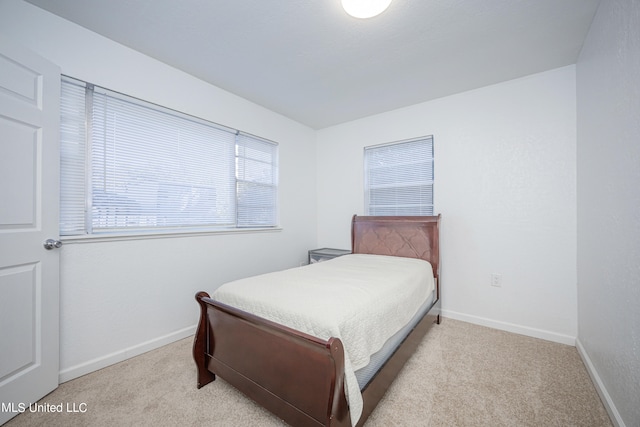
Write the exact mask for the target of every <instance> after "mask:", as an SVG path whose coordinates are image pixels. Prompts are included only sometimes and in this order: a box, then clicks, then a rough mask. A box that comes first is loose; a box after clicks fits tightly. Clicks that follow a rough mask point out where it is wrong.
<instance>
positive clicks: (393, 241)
mask: <svg viewBox="0 0 640 427" xmlns="http://www.w3.org/2000/svg"><path fill="white" fill-rule="evenodd" d="M439 228H440V215H438V216H358V215H354V216H353V219H352V220H351V252H353V253H354V254H376V255H391V256H401V257H407V258H419V259H424V260H427V261H429V262H430V263H431V266H432V267H433V277H436V278H438V277H439V276H440V274H439V273H440V241H439V239H440V237H439Z"/></svg>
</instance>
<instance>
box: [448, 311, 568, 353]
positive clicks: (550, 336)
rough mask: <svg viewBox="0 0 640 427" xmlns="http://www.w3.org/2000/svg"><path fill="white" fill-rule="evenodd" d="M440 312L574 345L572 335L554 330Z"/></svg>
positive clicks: (456, 318) (474, 322) (453, 317)
mask: <svg viewBox="0 0 640 427" xmlns="http://www.w3.org/2000/svg"><path fill="white" fill-rule="evenodd" d="M441 314H442V316H444V317H448V318H450V319H455V320H461V321H463V322H468V323H473V324H475V325H480V326H487V327H489V328H493V329H498V330H501V331H507V332H513V333H516V334H520V335H526V336H528V337H533V338H540V339H543V340H547V341H552V342H557V343H560V344H567V345H572V346H575V345H576V337H572V336H570V335H563V334H558V333H556V332H550V331H545V330H542V329H535V328H529V327H526V326H521V325H516V324H513V323H507V322H499V321H496V320H492V319H487V318H484V317H478V316H471V315H468V314H462V313H458V312H455V311H449V310H442V312H441Z"/></svg>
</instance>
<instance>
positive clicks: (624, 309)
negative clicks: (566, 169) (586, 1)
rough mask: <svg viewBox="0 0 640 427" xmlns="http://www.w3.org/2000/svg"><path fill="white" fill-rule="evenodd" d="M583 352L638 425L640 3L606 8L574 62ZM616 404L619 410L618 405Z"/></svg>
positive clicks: (607, 2)
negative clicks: (575, 64) (575, 76)
mask: <svg viewBox="0 0 640 427" xmlns="http://www.w3.org/2000/svg"><path fill="white" fill-rule="evenodd" d="M576 67H577V95H578V96H577V100H578V101H577V112H578V121H577V122H578V156H577V167H578V204H577V206H578V264H577V265H578V349H579V350H581V354H582V355H583V358H584V359H585V361H586V363H587V365H588V367H589V368H590V370H591V373H592V375H593V376H594V380H595V382H596V384H597V385H598V386H599V388H600V391H601V392H602V396H603V399H604V400H605V402H607V403H608V406H609V409H610V414H611V415H612V418H613V419H614V420H615V421H616V423H617V424H618V425H625V424H626V425H628V426H638V425H640V187H639V183H640V3H639V2H638V1H636V0H603V1H602V2H601V4H600V7H599V9H598V12H597V14H596V17H595V19H594V21H593V23H592V25H591V29H590V31H589V34H588V36H587V38H586V40H585V44H584V47H583V49H582V52H581V54H580V58H579V60H578V63H577V66H576ZM614 403H615V405H614Z"/></svg>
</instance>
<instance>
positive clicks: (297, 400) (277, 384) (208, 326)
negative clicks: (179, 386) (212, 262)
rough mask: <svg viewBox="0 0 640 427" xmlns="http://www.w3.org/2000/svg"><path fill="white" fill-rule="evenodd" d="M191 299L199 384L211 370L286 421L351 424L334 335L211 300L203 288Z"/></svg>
mask: <svg viewBox="0 0 640 427" xmlns="http://www.w3.org/2000/svg"><path fill="white" fill-rule="evenodd" d="M196 300H197V301H198V303H199V304H200V308H201V317H200V323H199V326H198V330H197V332H196V338H195V341H194V347H193V356H194V359H195V361H196V365H197V369H198V388H200V387H202V386H204V385H206V384H207V383H209V382H211V381H213V380H214V379H215V375H214V374H213V373H212V372H215V373H216V374H218V375H220V376H221V377H222V378H224V379H225V381H227V382H229V383H230V384H232V385H233V386H234V387H236V388H237V389H238V390H240V391H242V392H243V393H245V394H246V395H247V396H249V397H250V398H252V399H253V400H255V401H256V402H257V403H258V404H260V405H261V406H263V407H265V408H266V409H268V410H270V411H271V412H273V413H274V414H276V415H277V416H279V417H280V418H282V419H283V420H285V421H286V422H288V423H289V424H291V425H294V426H336V427H337V426H350V425H351V422H350V419H349V412H348V405H347V400H346V397H345V393H344V386H343V382H344V348H343V346H342V342H341V341H340V340H339V339H336V338H331V339H329V340H328V341H324V340H321V339H318V338H315V337H312V336H310V335H307V334H304V333H302V332H299V331H296V330H293V329H290V328H287V327H285V326H282V325H279V324H277V323H274V322H271V321H268V320H266V319H263V318H260V317H258V316H254V315H252V314H249V313H246V312H244V311H242V310H238V309H236V308H233V307H230V306H227V305H225V304H222V303H218V302H216V301H213V300H212V299H210V298H209V295H208V294H207V293H206V292H199V293H198V294H196ZM212 331H215V333H214V332H212ZM256 354H261V355H264V356H263V357H260V358H258V359H256Z"/></svg>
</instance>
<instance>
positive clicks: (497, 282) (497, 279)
mask: <svg viewBox="0 0 640 427" xmlns="http://www.w3.org/2000/svg"><path fill="white" fill-rule="evenodd" d="M491 286H495V287H496V288H501V287H502V274H498V273H491Z"/></svg>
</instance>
